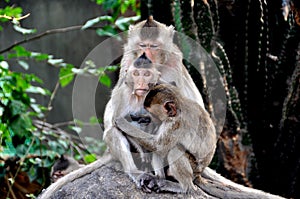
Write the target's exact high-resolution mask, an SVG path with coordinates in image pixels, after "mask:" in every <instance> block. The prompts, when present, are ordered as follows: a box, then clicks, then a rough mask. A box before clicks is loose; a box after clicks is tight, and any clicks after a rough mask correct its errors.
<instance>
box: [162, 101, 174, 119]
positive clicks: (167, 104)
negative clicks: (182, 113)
mask: <svg viewBox="0 0 300 199" xmlns="http://www.w3.org/2000/svg"><path fill="white" fill-rule="evenodd" d="M164 108H165V111H166V112H167V114H168V117H175V116H176V115H177V109H176V105H175V103H174V101H167V102H165V103H164Z"/></svg>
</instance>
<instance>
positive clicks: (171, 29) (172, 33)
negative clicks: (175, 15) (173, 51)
mask: <svg viewBox="0 0 300 199" xmlns="http://www.w3.org/2000/svg"><path fill="white" fill-rule="evenodd" d="M168 31H169V32H170V37H171V38H173V37H174V34H175V30H174V26H172V25H170V26H168Z"/></svg>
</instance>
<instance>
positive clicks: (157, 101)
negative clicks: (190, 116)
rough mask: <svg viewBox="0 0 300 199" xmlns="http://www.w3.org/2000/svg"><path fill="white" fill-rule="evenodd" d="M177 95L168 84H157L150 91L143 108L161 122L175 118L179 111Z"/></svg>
mask: <svg viewBox="0 0 300 199" xmlns="http://www.w3.org/2000/svg"><path fill="white" fill-rule="evenodd" d="M178 96H179V93H178V91H177V88H176V87H175V86H173V85H170V84H159V85H156V86H154V87H153V88H151V89H150V91H149V93H148V94H147V95H146V98H145V101H144V107H145V109H146V110H148V111H149V112H150V113H151V114H152V115H154V116H156V117H158V118H159V119H160V120H161V121H164V120H166V119H168V118H172V117H177V116H178V111H179V110H180V102H179V98H178Z"/></svg>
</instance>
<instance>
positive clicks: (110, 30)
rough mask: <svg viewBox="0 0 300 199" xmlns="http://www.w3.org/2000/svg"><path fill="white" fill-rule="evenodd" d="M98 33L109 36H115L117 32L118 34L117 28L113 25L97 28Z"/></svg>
mask: <svg viewBox="0 0 300 199" xmlns="http://www.w3.org/2000/svg"><path fill="white" fill-rule="evenodd" d="M96 33H97V34H98V35H99V36H109V37H113V36H115V35H116V34H118V32H117V31H116V29H115V28H113V27H112V26H104V27H103V28H99V29H97V30H96Z"/></svg>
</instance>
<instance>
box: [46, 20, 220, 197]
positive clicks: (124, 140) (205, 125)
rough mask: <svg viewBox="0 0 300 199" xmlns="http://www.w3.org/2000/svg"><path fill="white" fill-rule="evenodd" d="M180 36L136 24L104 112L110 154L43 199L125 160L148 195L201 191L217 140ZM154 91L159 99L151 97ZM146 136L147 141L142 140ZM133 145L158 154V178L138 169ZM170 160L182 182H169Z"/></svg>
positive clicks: (140, 150) (56, 186)
mask: <svg viewBox="0 0 300 199" xmlns="http://www.w3.org/2000/svg"><path fill="white" fill-rule="evenodd" d="M174 33H175V31H174V28H173V27H172V26H166V25H164V24H161V23H159V22H157V21H155V20H154V19H153V18H152V17H149V18H148V19H147V20H144V21H142V22H140V23H138V24H136V25H134V26H130V28H129V31H128V39H127V43H126V44H125V45H124V55H123V58H122V60H121V69H120V75H119V80H118V82H117V84H116V86H115V87H114V89H113V91H112V94H111V99H110V100H109V102H108V103H107V105H106V108H105V112H104V128H105V131H104V135H103V139H104V141H105V143H106V144H107V146H108V148H109V155H108V156H105V157H104V158H100V159H99V160H97V161H96V162H94V163H92V164H90V165H87V166H85V167H83V168H81V169H78V170H77V171H74V172H72V173H70V174H69V175H67V176H65V177H63V178H61V179H59V180H58V181H57V182H56V183H54V184H53V185H51V186H50V187H49V188H48V189H47V190H46V191H45V193H43V194H42V197H40V198H49V196H50V195H51V193H53V192H54V191H56V190H58V189H60V188H61V187H62V186H63V185H64V184H65V183H68V182H70V181H73V180H74V179H77V178H79V177H81V176H83V175H85V174H87V173H89V172H91V171H93V170H95V169H97V168H99V167H101V166H102V165H104V164H106V163H107V162H108V161H110V160H111V159H112V158H113V159H116V160H118V161H120V162H121V164H122V166H123V169H124V171H125V172H126V173H128V175H129V176H130V177H131V179H132V180H133V181H134V182H135V183H136V184H137V186H138V187H140V188H141V189H143V190H144V191H147V192H151V191H171V192H186V191H190V190H192V189H194V188H195V186H194V184H193V181H194V182H196V181H199V182H200V173H201V172H202V170H203V169H204V168H205V167H206V166H207V165H208V164H209V162H210V161H211V158H212V156H213V153H214V150H215V146H216V140H217V138H216V133H215V129H214V126H213V123H212V121H211V119H210V117H209V115H208V113H207V112H206V111H205V109H204V104H203V100H202V97H201V95H200V93H199V91H198V89H197V87H196V85H195V83H194V82H193V80H192V78H191V76H190V75H189V73H188V71H187V69H186V68H185V66H184V65H183V63H182V59H183V57H182V53H181V51H180V50H179V48H178V47H177V46H176V44H174V42H173V36H174ZM157 84H162V85H158V86H155V85H157ZM170 84H174V85H175V86H176V87H175V86H171V85H170ZM149 91H150V92H149ZM148 92H149V94H148V95H147V93H148ZM151 93H152V94H153V93H156V95H154V96H152V98H150V96H151ZM146 95H147V100H145V97H146ZM169 98H170V99H169ZM144 106H145V108H146V109H145V108H144ZM150 113H151V114H150ZM122 118H123V119H124V118H127V120H128V121H129V123H128V122H126V121H127V120H125V121H124V120H123V122H122ZM119 119H120V120H119ZM127 127H128V130H127ZM131 128H133V129H131ZM145 134H146V135H147V139H141V137H143V135H144V137H145V136H146V135H145ZM149 136H150V137H149ZM132 146H134V147H135V148H136V150H137V151H138V153H139V154H141V156H143V154H144V153H145V151H151V152H153V153H152V160H151V161H152V162H151V165H152V166H153V167H154V170H155V174H156V176H153V175H152V174H151V173H149V172H147V171H145V170H143V169H142V168H139V167H138V165H137V164H136V162H135V160H134V158H133V156H132V153H131V148H132ZM177 152H178V153H177ZM142 159H143V157H142ZM166 160H167V162H168V164H169V173H170V174H171V175H173V177H174V178H175V179H176V180H177V181H178V182H179V183H176V182H171V181H168V180H166V179H165V174H164V171H163V170H162V168H161V165H163V164H164V161H166ZM149 179H150V180H149ZM148 182H151V183H148Z"/></svg>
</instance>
